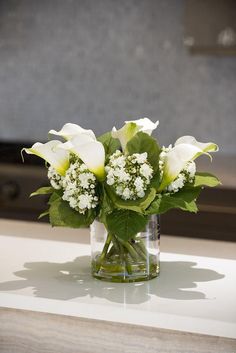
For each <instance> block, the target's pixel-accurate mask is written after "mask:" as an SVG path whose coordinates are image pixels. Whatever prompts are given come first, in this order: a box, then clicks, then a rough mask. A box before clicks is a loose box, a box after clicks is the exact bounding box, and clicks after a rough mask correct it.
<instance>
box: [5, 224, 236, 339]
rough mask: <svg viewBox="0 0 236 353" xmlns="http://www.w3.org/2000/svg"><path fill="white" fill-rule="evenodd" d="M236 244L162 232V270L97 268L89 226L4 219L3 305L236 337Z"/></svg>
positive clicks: (63, 314) (41, 311) (84, 317)
mask: <svg viewBox="0 0 236 353" xmlns="http://www.w3.org/2000/svg"><path fill="white" fill-rule="evenodd" d="M235 250H236V244H234V243H226V242H217V241H209V240H205V241H204V240H198V239H186V238H185V239H184V238H177V237H170V236H162V238H161V274H160V277H159V278H157V279H154V280H151V281H149V282H143V283H142V282H140V283H133V284H116V283H108V282H100V281H98V280H96V279H93V278H92V277H91V275H90V257H89V255H90V246H89V232H88V230H86V229H83V230H72V229H63V228H57V229H56V228H51V227H50V226H49V225H46V224H36V223H27V222H18V221H8V220H0V262H1V266H0V307H2V308H11V309H23V310H26V311H28V310H29V311H33V312H40V313H48V314H57V315H61V316H71V317H77V318H81V319H95V320H103V321H106V322H115V323H121V324H122V323H123V324H132V325H142V326H146V327H152V328H159V329H170V330H176V331H184V332H190V333H199V334H204V335H213V336H220V337H225V338H234V339H235V338H236V307H235V297H236V286H235V283H236V271H235V266H236V251H235Z"/></svg>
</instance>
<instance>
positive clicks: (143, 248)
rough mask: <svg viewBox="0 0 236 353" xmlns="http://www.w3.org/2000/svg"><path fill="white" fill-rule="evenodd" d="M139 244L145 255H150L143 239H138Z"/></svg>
mask: <svg viewBox="0 0 236 353" xmlns="http://www.w3.org/2000/svg"><path fill="white" fill-rule="evenodd" d="M138 245H139V247H140V249H142V252H143V253H144V255H145V256H146V257H147V256H148V255H149V253H148V251H147V248H146V246H145V245H144V244H143V241H142V239H139V241H138Z"/></svg>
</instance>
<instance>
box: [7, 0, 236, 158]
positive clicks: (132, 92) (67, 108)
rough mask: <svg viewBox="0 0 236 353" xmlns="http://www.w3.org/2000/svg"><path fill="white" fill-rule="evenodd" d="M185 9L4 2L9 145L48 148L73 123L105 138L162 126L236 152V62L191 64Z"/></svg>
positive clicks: (166, 132)
mask: <svg viewBox="0 0 236 353" xmlns="http://www.w3.org/2000/svg"><path fill="white" fill-rule="evenodd" d="M183 17H184V1H182V0H179V1H173V0H146V1H143V0H119V1H117V0H98V1H94V0H86V1H83V0H70V1H69V0H68V1H64V0H53V1H52V0H42V1H37V0H24V1H20V2H19V1H18V0H3V1H1V3H0V140H6V141H9V140H18V141H23V140H25V141H29V140H30V141H33V140H43V139H45V136H46V135H47V131H48V130H49V129H51V128H54V129H59V128H60V127H61V125H62V124H64V123H65V122H67V121H70V122H76V123H79V124H81V125H83V126H84V127H87V128H93V129H94V130H95V131H96V133H102V132H103V131H104V130H108V129H111V128H112V126H113V125H116V126H117V127H120V126H121V125H122V122H123V121H124V120H127V119H132V118H133V119H135V118H139V117H142V116H148V117H150V118H151V119H153V120H155V119H159V120H160V129H159V131H160V133H159V135H158V136H159V139H160V141H161V143H162V144H167V143H169V142H170V141H173V142H174V141H175V139H176V138H177V137H179V136H180V135H183V134H194V135H195V136H196V137H197V138H199V139H201V140H203V141H204V140H213V141H216V142H218V144H219V145H220V146H221V147H222V151H223V152H226V153H235V152H236V138H235V136H236V58H235V57H213V56H212V57H211V56H190V55H189V54H188V53H187V51H186V49H185V48H184V46H183V35H184V28H183V23H184V21H183Z"/></svg>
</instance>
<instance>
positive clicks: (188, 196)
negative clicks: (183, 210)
mask: <svg viewBox="0 0 236 353" xmlns="http://www.w3.org/2000/svg"><path fill="white" fill-rule="evenodd" d="M201 191H202V188H201V187H199V186H198V187H194V186H193V185H192V184H187V185H185V186H184V187H183V188H182V189H181V190H180V191H178V192H176V193H175V194H172V195H171V197H173V198H176V199H182V200H184V201H185V202H191V201H195V200H196V199H197V198H198V196H199V194H200V192H201Z"/></svg>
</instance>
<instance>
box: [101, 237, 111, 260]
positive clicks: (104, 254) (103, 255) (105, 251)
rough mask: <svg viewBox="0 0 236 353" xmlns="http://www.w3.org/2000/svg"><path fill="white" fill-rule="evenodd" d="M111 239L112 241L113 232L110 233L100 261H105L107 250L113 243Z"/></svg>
mask: <svg viewBox="0 0 236 353" xmlns="http://www.w3.org/2000/svg"><path fill="white" fill-rule="evenodd" d="M111 241H112V236H111V234H108V235H107V239H106V242H105V244H104V247H103V250H102V253H101V255H100V263H101V262H103V260H104V259H105V257H106V254H107V251H108V248H109V246H110V244H111Z"/></svg>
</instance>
